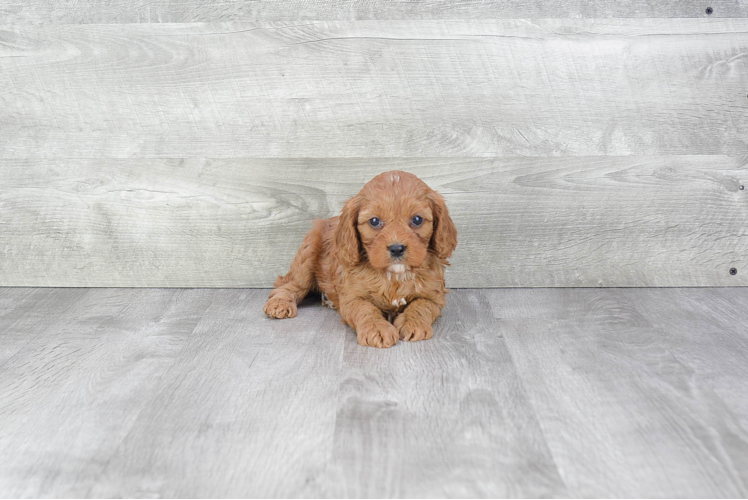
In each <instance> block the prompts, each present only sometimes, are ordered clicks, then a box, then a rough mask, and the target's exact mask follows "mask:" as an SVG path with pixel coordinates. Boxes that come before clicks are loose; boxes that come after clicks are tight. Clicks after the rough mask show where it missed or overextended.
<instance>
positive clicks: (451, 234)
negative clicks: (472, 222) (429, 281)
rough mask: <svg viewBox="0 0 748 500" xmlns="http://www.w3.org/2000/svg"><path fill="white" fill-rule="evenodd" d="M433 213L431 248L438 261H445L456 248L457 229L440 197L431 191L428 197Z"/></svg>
mask: <svg viewBox="0 0 748 500" xmlns="http://www.w3.org/2000/svg"><path fill="white" fill-rule="evenodd" d="M429 198H430V199H431V207H432V210H433V213H434V232H433V234H432V235H431V248H433V249H434V253H435V254H436V256H437V257H439V258H440V259H447V258H449V256H450V255H452V252H454V249H455V247H456V246H457V228H456V227H455V223H454V222H452V219H451V218H450V217H449V210H447V205H446V204H445V203H444V198H443V197H442V195H440V194H439V193H437V192H436V191H432V192H431V194H430V195H429Z"/></svg>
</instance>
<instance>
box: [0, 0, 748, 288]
mask: <svg viewBox="0 0 748 500" xmlns="http://www.w3.org/2000/svg"><path fill="white" fill-rule="evenodd" d="M707 7H710V8H711V14H707V13H706V8H707ZM746 17H748V2H743V1H721V2H711V3H709V4H708V5H707V4H702V3H697V2H693V1H687V2H683V1H675V0H673V1H662V2H655V1H654V0H652V1H642V0H639V1H628V2H626V1H613V0H596V1H589V2H588V1H584V2H583V1H580V2H569V1H568V0H567V1H561V0H555V1H547V2H541V1H537V0H536V1H524V2H523V1H513V2H505V1H498V0H496V1H488V2H451V1H446V0H444V1H434V0H432V1H422V2H407V3H405V2H403V3H400V2H397V3H393V2H383V1H369V2H359V1H352V0H351V1H347V2H326V1H322V0H319V1H316V2H293V1H292V2H270V1H249V0H247V1H236V2H208V1H196V0H181V1H166V0H159V1H155V2H148V3H146V4H144V5H139V6H135V7H132V8H129V7H126V6H125V5H124V4H122V3H121V2H111V1H102V0H88V1H77V2H68V1H65V2H63V1H38V0H37V1H28V2H19V1H11V2H5V3H4V4H3V6H0V285H2V286H173V287H198V286H199V287H203V286H205V287H267V286H270V285H271V283H272V281H273V279H274V277H275V276H276V275H277V274H279V273H284V272H285V270H286V268H287V265H288V263H289V261H290V259H291V257H292V256H293V254H294V253H295V251H296V249H297V247H298V245H299V243H300V241H301V238H302V237H303V234H304V232H305V231H306V230H307V229H308V228H309V227H310V222H311V220H312V219H314V218H317V217H330V216H333V215H335V214H336V213H337V212H338V211H339V210H340V207H341V206H342V203H343V201H344V200H345V199H346V198H347V197H348V196H350V195H352V194H354V193H355V192H357V191H358V189H360V187H361V186H362V185H363V184H364V183H365V182H366V181H367V180H368V179H369V178H371V177H372V176H374V175H375V174H377V173H379V172H382V171H386V170H390V169H402V170H408V171H411V172H413V173H416V174H417V175H419V176H421V177H422V178H423V179H424V180H426V181H427V182H428V183H429V184H430V185H432V187H434V188H436V189H437V190H439V191H440V192H442V193H443V194H444V195H445V197H446V198H447V201H448V203H449V206H450V209H451V211H452V212H453V215H454V219H455V222H456V223H457V225H458V228H459V231H460V245H459V246H458V250H457V252H456V253H455V255H454V258H453V259H452V267H451V268H450V270H449V271H448V284H449V285H450V286H452V287H496V286H715V285H719V286H725V285H741V286H745V285H748V267H747V266H746V264H747V263H748V262H746V260H747V258H746V255H748V198H746V196H748V190H746V189H744V186H745V185H746V184H748V175H746V174H747V173H748V19H746ZM731 269H734V270H735V271H736V272H737V274H731V272H730V270H731Z"/></svg>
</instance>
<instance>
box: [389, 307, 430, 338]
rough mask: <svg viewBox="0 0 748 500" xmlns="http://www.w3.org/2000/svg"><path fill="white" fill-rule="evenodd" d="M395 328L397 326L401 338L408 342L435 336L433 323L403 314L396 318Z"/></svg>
mask: <svg viewBox="0 0 748 500" xmlns="http://www.w3.org/2000/svg"><path fill="white" fill-rule="evenodd" d="M395 328H397V331H398V336H399V337H400V340H405V341H408V342H415V341H417V340H426V339H430V338H431V337H433V336H434V329H433V328H432V327H431V325H429V324H428V323H425V322H424V321H423V320H420V321H419V320H414V319H408V318H406V317H405V315H402V314H401V315H400V316H398V317H397V318H396V319H395Z"/></svg>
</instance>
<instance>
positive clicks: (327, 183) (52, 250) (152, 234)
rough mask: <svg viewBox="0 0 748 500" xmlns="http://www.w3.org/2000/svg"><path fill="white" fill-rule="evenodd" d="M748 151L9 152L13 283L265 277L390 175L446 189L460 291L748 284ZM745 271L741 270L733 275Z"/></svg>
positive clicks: (1, 246)
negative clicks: (116, 155)
mask: <svg viewBox="0 0 748 500" xmlns="http://www.w3.org/2000/svg"><path fill="white" fill-rule="evenodd" d="M747 165H748V164H747V163H746V160H745V159H741V158H730V157H725V156H673V157H594V158H589V157H588V158H519V157H507V158H501V159H495V160H486V159H470V158H467V159H465V158H463V159H438V158H434V159H370V160H364V159H303V160H302V159H298V160H292V159H286V160H278V159H242V160H239V159H235V160H228V159H212V160H167V159H150V160H107V161H100V160H71V159H68V160H38V161H37V160H12V161H10V160H5V161H4V162H3V177H2V178H1V179H0V227H2V228H3V229H2V231H0V255H1V256H2V258H1V259H0V286H19V285H23V286H176V287H198V286H201V287H202V286H208V287H258V286H259V287H263V286H270V285H271V284H272V282H273V281H274V279H275V277H276V276H277V275H279V274H285V272H286V271H287V267H288V265H289V264H290V262H291V259H292V257H293V255H294V254H295V253H296V251H297V250H298V246H299V245H300V243H301V240H302V238H303V236H304V234H305V233H306V232H307V231H308V230H309V229H310V228H311V221H312V220H313V219H314V218H318V217H331V216H334V215H337V214H338V213H339V210H340V208H341V207H342V204H343V202H344V201H345V200H346V199H347V198H348V197H350V196H352V195H353V194H355V193H357V192H358V191H359V189H360V188H361V186H363V184H364V183H365V182H366V181H367V180H369V179H370V178H371V177H373V176H374V175H375V174H377V173H379V172H382V171H386V170H390V169H402V170H407V171H410V172H413V173H415V174H416V175H419V176H420V177H421V178H423V179H424V180H425V181H426V182H427V183H428V184H429V185H430V186H432V187H433V188H434V189H436V190H438V191H439V192H441V193H442V194H444V195H445V196H446V198H447V202H448V205H449V208H450V211H451V214H452V216H453V219H454V220H455V223H456V224H457V227H458V231H459V241H460V243H459V245H458V247H457V251H456V252H455V255H454V256H453V258H452V260H451V262H452V266H451V267H450V268H449V269H448V274H447V281H448V285H449V286H452V287H458V288H464V287H492V286H494V287H495V286H709V285H742V286H745V285H746V284H748V281H747V280H748V272H746V269H747V268H748V262H746V260H745V259H746V255H748V233H746V227H748V198H746V196H748V194H746V193H748V191H746V190H740V189H739V186H740V185H743V184H745V183H746V173H747V172H746V170H747V169H748V167H747ZM732 267H735V268H736V269H738V274H737V275H735V276H732V275H730V274H729V269H730V268H732Z"/></svg>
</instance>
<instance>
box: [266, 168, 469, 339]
mask: <svg viewBox="0 0 748 500" xmlns="http://www.w3.org/2000/svg"><path fill="white" fill-rule="evenodd" d="M456 246H457V229H456V228H455V225H454V223H453V222H452V219H450V217H449V212H448V211H447V207H446V205H445V204H444V198H442V196H441V195H439V194H438V193H437V192H435V191H434V190H432V189H431V188H429V187H428V186H427V185H426V184H425V183H424V182H423V181H422V180H420V179H419V178H418V177H416V176H415V175H413V174H409V173H407V172H401V171H393V172H385V173H383V174H380V175H378V176H376V177H374V178H373V179H372V180H371V181H369V182H368V183H367V184H366V185H365V186H364V188H363V189H362V190H361V192H360V193H358V194H357V195H356V196H354V197H353V198H351V199H350V200H348V201H347V202H346V204H345V206H344V207H343V211H342V212H341V214H340V216H339V217H333V218H332V219H318V220H315V221H314V225H313V228H312V230H311V231H309V233H307V235H306V237H305V238H304V242H303V243H302V244H301V248H300V249H299V251H298V253H297V254H296V257H294V259H293V262H292V263H291V270H290V271H289V272H288V274H286V275H285V276H279V277H278V279H277V280H276V282H275V289H274V290H273V291H272V292H270V296H269V298H268V300H267V302H266V303H265V308H264V311H265V314H267V315H268V316H270V317H273V318H293V317H294V316H296V305H297V304H298V303H299V302H301V301H302V300H303V299H304V297H305V296H306V295H307V293H309V292H310V291H319V292H321V293H322V301H323V303H324V304H325V305H327V306H329V307H332V308H334V309H337V310H338V311H339V312H340V315H341V316H342V318H343V322H344V323H346V324H348V325H350V326H351V327H353V329H355V330H356V335H357V337H358V343H359V344H361V345H368V346H373V347H390V346H393V345H394V344H396V343H397V340H398V339H400V340H408V341H416V340H425V339H428V338H431V336H432V335H433V334H434V330H433V328H432V327H431V325H432V323H433V322H434V320H435V319H436V318H438V317H439V315H440V314H441V310H442V307H444V304H445V302H446V300H445V295H446V294H447V293H448V290H447V289H446V288H445V286H444V268H445V266H447V265H449V263H448V262H447V260H446V259H447V258H449V257H450V255H452V252H453V251H454V249H455V247H456Z"/></svg>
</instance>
